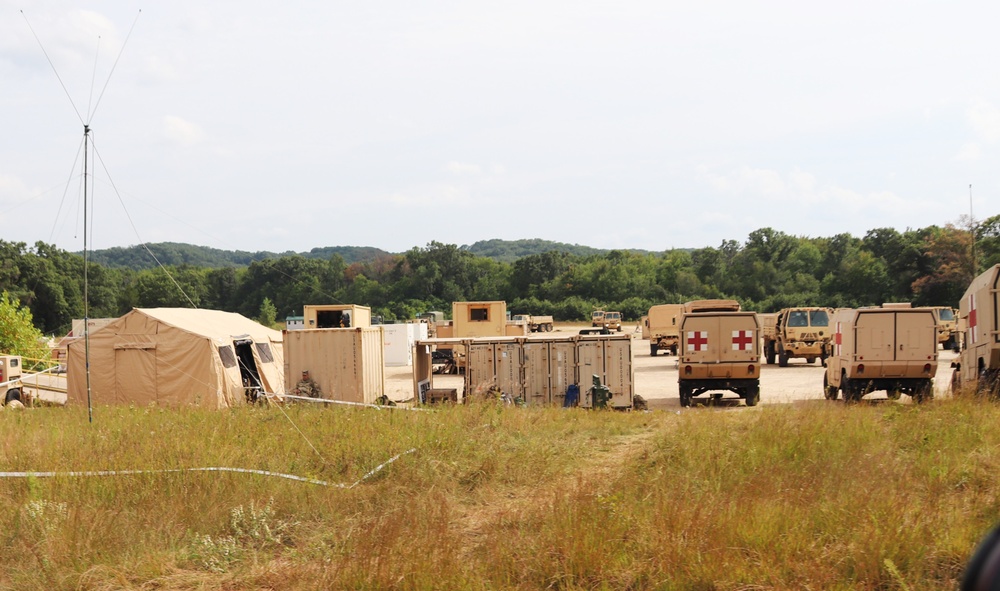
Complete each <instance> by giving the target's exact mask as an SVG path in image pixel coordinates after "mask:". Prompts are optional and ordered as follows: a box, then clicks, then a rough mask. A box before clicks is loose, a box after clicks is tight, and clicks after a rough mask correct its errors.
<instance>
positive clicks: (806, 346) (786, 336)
mask: <svg viewBox="0 0 1000 591" xmlns="http://www.w3.org/2000/svg"><path fill="white" fill-rule="evenodd" d="M832 314H833V310H832V309H831V308H820V307H802V308H785V309H783V310H781V311H780V312H778V313H777V315H775V316H774V317H773V323H772V322H771V318H770V317H768V318H764V319H763V321H764V322H765V323H766V324H765V328H764V330H763V334H764V357H765V358H766V359H767V363H768V365H772V364H774V361H775V358H777V360H778V365H779V366H780V367H786V366H787V365H788V360H789V359H792V358H799V359H805V361H806V363H813V362H815V361H816V359H824V358H825V356H826V344H827V343H828V342H829V341H830V335H831V330H830V316H831V315H832Z"/></svg>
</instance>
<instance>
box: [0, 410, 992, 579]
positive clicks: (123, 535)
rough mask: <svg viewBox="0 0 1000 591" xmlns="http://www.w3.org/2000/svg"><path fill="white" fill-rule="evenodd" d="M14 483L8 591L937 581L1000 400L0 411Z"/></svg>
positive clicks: (978, 519) (987, 480)
mask: <svg viewBox="0 0 1000 591" xmlns="http://www.w3.org/2000/svg"><path fill="white" fill-rule="evenodd" d="M409 450H415V451H413V452H412V453H404V452H407V451H409ZM398 454H402V455H399V457H398V459H396V460H395V461H393V462H391V463H389V464H387V465H385V466H384V467H383V468H382V469H381V470H378V471H376V472H374V473H372V470H373V469H375V468H376V467H378V466H379V465H380V464H383V463H384V462H386V461H387V460H389V459H390V458H393V457H394V456H397V455H398ZM192 468H240V469H246V470H248V471H247V472H234V471H190V470H189V469H192ZM249 470H256V471H262V472H267V473H269V474H263V473H257V472H250V471H249ZM99 471H118V472H119V473H117V474H101V475H98V474H92V472H99ZM125 471H134V472H128V473H123V472H125ZM0 472H4V473H8V474H9V473H20V472H32V473H42V472H52V473H55V474H54V475H33V476H27V477H25V476H21V475H11V476H7V477H3V478H0V589H4V590H6V589H17V590H44V591H61V590H67V591H68V590H74V591H75V590H80V589H101V590H109V589H143V590H157V591H160V590H175V589H191V590H195V589H198V590H203V589H228V590H241V589H275V590H278V589H281V590H296V589H471V590H494V589H663V590H671V589H694V590H713V589H720V590H721V589H731V590H737V589H739V590H751V589H753V590H757V589H816V590H819V589H824V590H825V589H834V590H837V589H844V590H846V589H872V590H875V589H879V590H888V589H902V590H914V591H915V590H925V589H926V590H930V589H934V590H939V589H954V588H956V587H957V584H958V581H959V580H960V579H961V576H962V572H963V569H964V567H965V564H966V561H967V560H968V559H969V557H970V555H971V554H972V552H973V551H974V549H975V547H976V545H977V543H978V542H979V540H980V539H981V538H982V537H983V535H984V534H985V533H986V532H987V531H988V530H989V529H990V528H991V527H992V526H994V525H995V524H996V522H997V521H1000V408H998V406H997V405H996V404H993V403H989V402H986V401H983V400H975V399H967V398H959V399H954V400H940V401H935V402H933V403H931V404H926V405H920V406H917V405H910V404H899V403H885V404H867V403H863V404H858V405H852V406H850V407H846V406H844V405H843V404H837V403H832V402H826V401H816V402H815V403H812V402H809V403H797V404H792V405H766V406H763V407H758V408H755V409H746V408H728V409H716V408H694V409H683V410H682V411H681V412H671V411H657V412H648V413H647V412H631V413H618V412H612V411H606V412H602V411H593V412H588V411H584V410H578V409H573V410H563V409H535V408H518V407H511V406H498V405H496V404H493V403H487V402H481V403H474V404H470V405H467V406H458V407H442V408H437V409H435V410H433V411H429V412H408V411H405V410H402V409H394V410H389V409H385V410H374V409H364V408H348V407H337V408H319V407H315V406H311V405H304V406H288V407H282V408H278V407H253V408H241V409H237V410H232V411H200V410H188V409H185V410H163V409H147V408H129V407H102V408H97V409H95V412H94V420H93V423H90V422H88V420H87V412H86V409H80V408H34V409H22V410H19V411H15V410H11V409H4V410H2V411H0ZM74 472H75V473H77V474H70V473H74ZM367 474H370V475H368V476H367V477H366V475H367ZM281 475H293V476H297V477H301V478H303V479H311V480H293V479H290V478H284V477H282V476H281ZM355 482H357V483H358V484H357V485H356V486H353V487H352V486H351V485H352V484H354V483H355Z"/></svg>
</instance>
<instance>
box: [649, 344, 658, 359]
mask: <svg viewBox="0 0 1000 591" xmlns="http://www.w3.org/2000/svg"><path fill="white" fill-rule="evenodd" d="M659 350H660V348H659V347H657V346H656V343H650V344H649V356H650V357H656V352H657V351H659Z"/></svg>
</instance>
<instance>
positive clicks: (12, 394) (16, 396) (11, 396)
mask: <svg viewBox="0 0 1000 591" xmlns="http://www.w3.org/2000/svg"><path fill="white" fill-rule="evenodd" d="M15 400H16V401H18V402H22V400H21V390H19V389H18V388H11V389H10V390H7V396H5V397H4V400H3V403H4V405H6V404H8V403H10V402H13V401H15Z"/></svg>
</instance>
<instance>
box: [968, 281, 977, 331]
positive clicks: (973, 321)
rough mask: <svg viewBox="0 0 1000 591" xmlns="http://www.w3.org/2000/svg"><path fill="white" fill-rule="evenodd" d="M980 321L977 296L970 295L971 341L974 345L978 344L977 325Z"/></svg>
mask: <svg viewBox="0 0 1000 591" xmlns="http://www.w3.org/2000/svg"><path fill="white" fill-rule="evenodd" d="M977 324H978V321H977V319H976V294H974V293H970V294H969V341H970V342H972V343H975V342H976V325H977Z"/></svg>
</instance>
